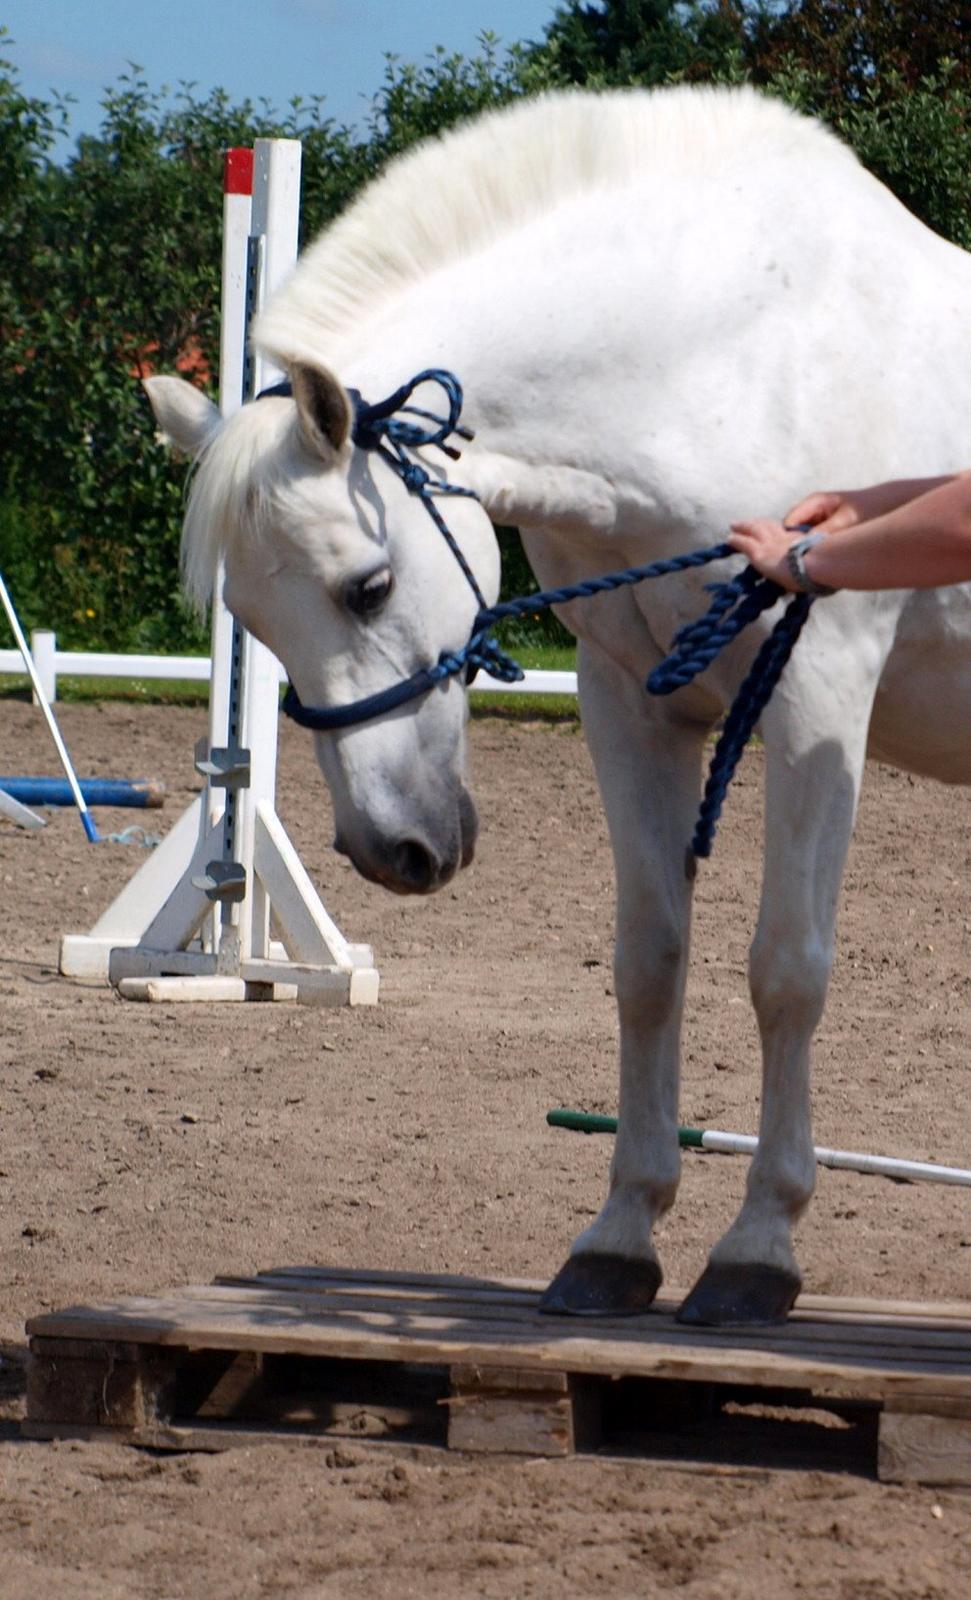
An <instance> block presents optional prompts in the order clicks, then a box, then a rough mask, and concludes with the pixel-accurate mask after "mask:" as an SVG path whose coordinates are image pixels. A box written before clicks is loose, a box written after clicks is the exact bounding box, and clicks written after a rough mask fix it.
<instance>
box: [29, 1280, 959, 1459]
mask: <svg viewBox="0 0 971 1600" xmlns="http://www.w3.org/2000/svg"><path fill="white" fill-rule="evenodd" d="M539 1287H540V1286H539V1285H536V1284H533V1283H530V1282H527V1281H523V1280H509V1281H506V1280H502V1279H488V1278H487V1279H478V1278H470V1277H461V1276H454V1277H450V1276H448V1275H446V1274H420V1273H393V1272H367V1271H365V1270H361V1269H339V1268H293V1267H291V1268H282V1269H275V1270H273V1271H270V1272H265V1273H261V1274H259V1275H258V1276H257V1277H255V1278H242V1277H224V1278H222V1279H220V1280H218V1281H217V1282H216V1283H214V1284H210V1285H190V1286H188V1287H186V1288H184V1289H180V1290H176V1291H173V1292H171V1293H169V1294H166V1295H161V1296H157V1297H153V1298H134V1297H133V1298H129V1299H125V1300H119V1301H117V1302H114V1303H110V1304H106V1305H100V1306H75V1307H69V1308H67V1309H65V1310H63V1311H56V1312H48V1313H45V1314H44V1315H42V1316H38V1317H35V1318H33V1319H32V1321H31V1322H30V1323H29V1324H28V1332H29V1333H30V1335H31V1341H32V1344H31V1348H32V1364H31V1372H30V1378H29V1387H28V1408H27V1409H28V1414H27V1421H26V1424H25V1432H26V1433H27V1434H28V1435H29V1436H30V1437H33V1438H40V1437H52V1436H56V1434H57V1432H58V1429H59V1428H60V1429H62V1430H63V1431H65V1432H70V1433H71V1434H72V1436H78V1435H79V1433H80V1434H83V1433H84V1432H85V1430H88V1431H89V1432H90V1431H92V1430H94V1432H92V1436H94V1435H95V1433H97V1432H98V1431H99V1430H101V1429H104V1428H107V1429H108V1430H109V1431H110V1430H112V1429H113V1430H114V1433H113V1436H114V1437H117V1438H119V1439H122V1438H123V1439H125V1440H127V1441H129V1442H145V1441H147V1440H148V1439H149V1438H152V1439H153V1440H159V1441H161V1440H163V1439H169V1440H170V1441H173V1445H172V1447H173V1448H174V1447H175V1445H174V1440H175V1439H176V1438H178V1439H180V1440H183V1439H185V1437H186V1436H187V1432H188V1433H192V1432H193V1429H195V1430H196V1435H195V1436H196V1437H197V1439H201V1438H202V1437H203V1436H204V1437H205V1438H207V1439H209V1440H214V1439H219V1440H223V1441H231V1440H232V1439H234V1438H242V1437H243V1436H244V1435H245V1436H246V1437H248V1438H249V1437H264V1436H265V1437H269V1436H273V1437H279V1436H280V1435H281V1434H283V1436H287V1435H288V1434H289V1433H292V1434H293V1436H294V1437H296V1436H297V1435H298V1434H299V1435H300V1437H305V1436H307V1435H310V1436H320V1435H330V1434H332V1433H333V1432H335V1431H337V1432H339V1431H341V1430H342V1429H343V1430H344V1431H345V1432H351V1433H352V1434H356V1436H358V1437H382V1436H391V1435H394V1434H395V1433H396V1430H397V1432H398V1435H399V1436H402V1437H403V1436H404V1433H403V1432H402V1430H408V1429H409V1428H411V1429H412V1431H414V1430H415V1429H421V1428H424V1429H426V1436H428V1437H432V1436H434V1437H436V1438H440V1440H441V1441H442V1442H444V1441H445V1434H446V1428H447V1439H448V1442H449V1444H450V1445H451V1446H452V1447H453V1448H461V1449H469V1450H473V1449H474V1450H492V1451H518V1450H526V1451H529V1452H530V1453H535V1454H548V1455H564V1454H570V1453H571V1452H572V1451H573V1450H574V1449H575V1448H578V1447H579V1446H580V1445H581V1444H582V1443H583V1442H584V1441H586V1443H587V1445H589V1441H590V1440H591V1439H593V1438H594V1437H595V1436H596V1434H597V1430H598V1428H599V1427H600V1426H601V1423H602V1421H603V1417H604V1416H605V1415H606V1414H607V1413H606V1412H605V1411H604V1407H606V1406H607V1405H608V1402H609V1398H610V1395H611V1394H612V1393H615V1392H616V1389H617V1382H618V1380H623V1381H624V1382H627V1383H635V1384H637V1383H639V1384H641V1385H642V1386H643V1385H644V1384H647V1385H648V1386H650V1385H652V1384H653V1385H654V1386H655V1389H650V1388H649V1389H648V1391H645V1392H648V1393H650V1394H654V1393H655V1390H657V1386H658V1385H660V1389H659V1390H657V1392H658V1393H662V1392H663V1394H665V1395H670V1394H673V1393H675V1392H676V1391H680V1390H681V1389H685V1391H686V1392H687V1393H688V1394H689V1395H690V1396H693V1397H694V1398H693V1399H690V1400H689V1402H687V1404H688V1407H689V1409H690V1407H692V1406H693V1407H694V1408H695V1411H696V1412H697V1408H698V1407H699V1406H700V1407H702V1411H703V1407H704V1404H705V1403H706V1402H705V1398H704V1397H705V1395H706V1394H707V1393H708V1391H709V1388H710V1387H711V1386H715V1388H714V1389H712V1391H711V1392H712V1393H715V1392H718V1393H724V1392H727V1390H728V1389H729V1388H731V1389H733V1390H738V1391H740V1392H741V1391H748V1390H751V1391H753V1392H756V1393H761V1394H764V1393H768V1394H770V1395H771V1393H773V1392H775V1391H784V1392H785V1393H787V1394H795V1395H796V1396H797V1399H796V1402H795V1403H796V1404H797V1405H798V1403H799V1399H798V1397H799V1396H801V1395H809V1396H811V1397H812V1399H813V1402H814V1403H815V1404H825V1403H826V1402H827V1401H829V1402H831V1403H834V1404H836V1405H837V1406H838V1405H839V1404H846V1403H847V1402H850V1403H853V1404H858V1405H859V1404H862V1405H864V1407H866V1406H869V1407H870V1408H871V1412H872V1413H873V1414H874V1415H875V1411H876V1409H877V1408H882V1410H883V1413H884V1414H883V1416H882V1417H881V1422H880V1453H879V1465H880V1471H881V1474H882V1475H885V1476H888V1477H894V1476H896V1477H898V1478H900V1479H901V1481H904V1480H907V1479H913V1478H914V1476H915V1475H916V1476H918V1477H919V1476H920V1474H921V1473H922V1472H923V1473H933V1472H945V1473H949V1474H951V1476H949V1477H946V1478H933V1477H932V1478H926V1479H924V1480H923V1481H935V1482H937V1481H941V1482H944V1481H947V1482H959V1481H961V1482H963V1481H969V1482H971V1305H967V1304H963V1303H960V1302H955V1303H951V1304H948V1305H946V1306H944V1307H940V1306H922V1305H920V1304H917V1303H914V1302H895V1301H886V1302H880V1301H874V1302H869V1301H862V1300H849V1299H842V1300H837V1299H829V1298H827V1297H824V1296H805V1297H802V1298H801V1299H800V1302H799V1306H798V1308H797V1311H796V1314H795V1315H794V1316H793V1317H792V1319H791V1320H790V1322H789V1323H788V1324H787V1325H786V1326H784V1327H781V1328H771V1329H761V1330H752V1329H746V1330H739V1331H737V1332H736V1331H733V1330H731V1329H718V1330H698V1329H688V1328H683V1327H682V1326H681V1325H680V1324H678V1323H677V1322H676V1321H675V1319H674V1315H673V1313H674V1310H675V1309H676V1307H677V1304H678V1303H679V1297H676V1296H673V1295H670V1294H669V1295H666V1296H665V1297H664V1298H663V1299H662V1301H661V1302H660V1303H659V1305H658V1306H657V1307H655V1308H653V1309H652V1310H651V1311H650V1312H647V1313H645V1314H644V1315H642V1316H639V1317H635V1318H612V1319H611V1318H583V1319H570V1318H562V1319H561V1318H550V1317H544V1316H542V1315H541V1314H540V1313H539V1312H538V1310H537V1306H536V1298H537V1291H538V1288H539ZM421 1374H425V1376H424V1377H422V1376H421ZM369 1384H370V1385H371V1387H370V1388H368V1385H369ZM429 1385H430V1387H429ZM436 1385H441V1387H440V1388H439V1387H436ZM416 1386H417V1387H416ZM656 1405H660V1408H661V1409H660V1411H658V1412H656V1415H657V1417H658V1418H660V1417H661V1416H662V1414H666V1413H665V1404H664V1403H663V1401H662V1400H656V1401H655V1400H651V1401H650V1402H649V1403H648V1404H647V1411H646V1413H644V1414H645V1415H647V1416H648V1418H650V1417H652V1416H654V1415H655V1410H654V1409H653V1408H655V1406H656ZM641 1409H642V1411H643V1404H642V1405H641ZM669 1410H670V1407H668V1411H669ZM848 1414H849V1413H848ZM937 1423H940V1424H941V1426H940V1427H938V1426H936V1424H937ZM658 1426H660V1423H658ZM428 1430H430V1432H429V1431H428ZM181 1447H184V1446H181ZM197 1447H199V1448H216V1447H217V1446H216V1445H215V1444H209V1445H201V1444H197ZM942 1463H943V1464H942ZM962 1474H964V1475H965V1476H962Z"/></svg>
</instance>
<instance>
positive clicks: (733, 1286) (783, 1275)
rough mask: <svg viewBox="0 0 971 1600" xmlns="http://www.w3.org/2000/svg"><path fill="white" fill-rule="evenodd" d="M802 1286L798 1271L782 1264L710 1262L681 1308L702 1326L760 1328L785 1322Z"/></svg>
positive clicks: (686, 1319)
mask: <svg viewBox="0 0 971 1600" xmlns="http://www.w3.org/2000/svg"><path fill="white" fill-rule="evenodd" d="M801 1288H802V1279H801V1278H800V1277H799V1274H798V1273H797V1272H786V1271H784V1270H783V1269H782V1268H781V1267H760V1266H754V1265H751V1266H736V1265H734V1264H732V1263H730V1262H709V1264H708V1266H707V1267H706V1268H705V1270H704V1272H703V1273H702V1274H701V1277H700V1278H699V1279H698V1282H697V1283H696V1284H695V1286H694V1288H693V1289H692V1291H691V1293H690V1294H689V1295H688V1297H687V1299H686V1300H685V1301H684V1304H683V1305H682V1306H681V1308H680V1310H679V1311H678V1321H679V1322H683V1323H686V1324H687V1325H688V1326H689V1327H699V1328H702V1327H703V1328H760V1327H772V1326H773V1325H775V1324H778V1323H780V1322H785V1320H786V1317H787V1316H788V1315H789V1312H790V1311H791V1310H792V1307H793V1305H794V1304H795V1300H796V1296H797V1294H798V1293H799V1290H800V1289H801Z"/></svg>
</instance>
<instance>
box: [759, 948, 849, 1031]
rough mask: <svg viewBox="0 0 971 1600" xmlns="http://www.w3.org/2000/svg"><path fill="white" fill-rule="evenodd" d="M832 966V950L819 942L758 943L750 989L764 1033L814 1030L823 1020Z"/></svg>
mask: <svg viewBox="0 0 971 1600" xmlns="http://www.w3.org/2000/svg"><path fill="white" fill-rule="evenodd" d="M832 965H833V955H832V950H831V948H829V947H824V946H823V945H821V944H820V943H818V942H816V941H802V940H801V941H795V942H792V941H781V940H780V941H772V940H768V939H766V940H756V942H755V943H754V944H753V946H752V952H751V959H750V962H749V988H750V991H751V995H752V1004H753V1006H754V1007H755V1013H756V1016H757V1017H758V1019H759V1024H760V1026H761V1027H762V1028H763V1029H766V1028H774V1027H779V1026H788V1027H792V1026H798V1027H805V1028H808V1029H810V1030H812V1029H813V1028H815V1026H816V1024H817V1022H818V1021H819V1019H820V1017H821V1016H822V1012H823V1006H824V1004H825V1001H826V989H827V986H828V984H829V975H830V971H831V969H832Z"/></svg>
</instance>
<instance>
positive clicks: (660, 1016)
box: [614, 927, 686, 1024]
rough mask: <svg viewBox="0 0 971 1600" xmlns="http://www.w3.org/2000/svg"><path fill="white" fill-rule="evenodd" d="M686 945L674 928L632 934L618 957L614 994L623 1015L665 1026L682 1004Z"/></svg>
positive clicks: (618, 948) (619, 947) (625, 938)
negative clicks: (672, 1011) (669, 1017)
mask: <svg viewBox="0 0 971 1600" xmlns="http://www.w3.org/2000/svg"><path fill="white" fill-rule="evenodd" d="M685 954H686V945H685V941H684V939H683V938H682V937H681V934H680V933H679V932H678V931H677V930H676V929H674V928H666V929H658V928H657V927H651V928H649V929H642V930H638V932H637V933H636V934H635V933H633V932H632V931H628V932H627V933H625V934H623V935H619V936H618V939H617V946H616V950H615V953H614V992H615V994H616V996H617V1004H618V1006H619V1008H620V1011H621V1014H622V1015H624V1016H627V1017H630V1018H631V1019H632V1020H633V1019H635V1018H636V1020H638V1021H639V1022H641V1023H642V1024H643V1023H648V1022H651V1023H655V1024H657V1023H661V1022H663V1021H665V1020H666V1018H667V1017H668V1015H669V1013H670V1011H671V1009H672V1007H673V1006H674V1005H676V1004H677V1003H678V1000H679V996H680V993H681V982H682V976H683V972H684V962H685Z"/></svg>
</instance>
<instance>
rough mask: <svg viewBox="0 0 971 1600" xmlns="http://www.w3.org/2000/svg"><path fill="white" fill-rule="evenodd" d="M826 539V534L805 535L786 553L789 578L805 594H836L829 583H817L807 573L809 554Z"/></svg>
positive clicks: (796, 540)
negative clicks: (807, 555)
mask: <svg viewBox="0 0 971 1600" xmlns="http://www.w3.org/2000/svg"><path fill="white" fill-rule="evenodd" d="M825 537H826V535H825V533H807V534H804V535H803V537H802V538H801V539H795V540H794V541H793V543H792V544H791V545H790V546H789V548H788V550H787V551H786V566H787V567H788V568H789V576H790V578H791V579H792V581H793V583H794V584H795V585H796V588H797V589H799V590H800V591H801V592H802V593H803V594H813V595H825V594H835V593H836V590H835V589H833V588H831V586H830V585H829V584H828V583H817V582H816V580H815V578H811V577H810V576H809V573H808V572H807V571H806V554H807V552H808V551H810V550H811V549H812V548H813V545H816V544H819V542H820V540H821V539H825Z"/></svg>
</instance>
